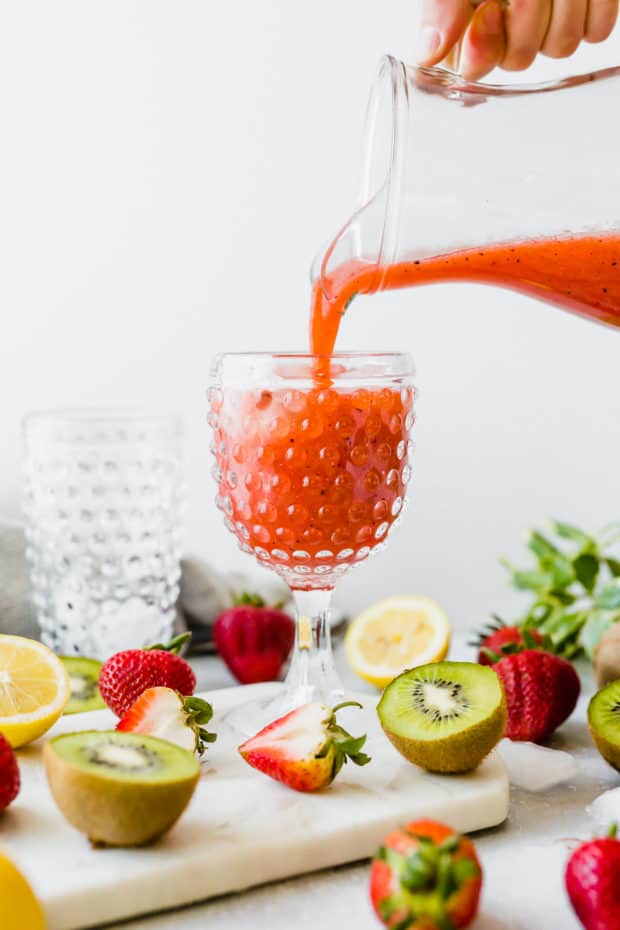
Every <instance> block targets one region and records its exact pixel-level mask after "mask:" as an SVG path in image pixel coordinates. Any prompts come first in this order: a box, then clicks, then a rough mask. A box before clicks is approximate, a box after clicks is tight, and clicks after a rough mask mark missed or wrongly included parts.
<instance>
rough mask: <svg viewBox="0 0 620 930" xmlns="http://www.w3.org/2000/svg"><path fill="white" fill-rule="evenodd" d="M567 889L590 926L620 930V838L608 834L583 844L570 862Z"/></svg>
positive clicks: (593, 929)
mask: <svg viewBox="0 0 620 930" xmlns="http://www.w3.org/2000/svg"><path fill="white" fill-rule="evenodd" d="M565 882H566V890H567V892H568V897H569V898H570V901H571V904H572V905H573V908H574V909H575V913H576V914H577V917H578V918H579V920H580V921H581V923H582V924H583V926H584V927H585V928H586V930H620V842H619V841H618V840H617V839H616V828H615V826H614V827H613V828H612V829H611V830H610V832H609V835H608V836H606V837H599V838H598V839H595V840H590V841H589V842H587V843H583V844H582V845H581V846H579V847H578V848H577V849H576V850H575V851H574V853H573V854H572V855H571V857H570V859H569V860H568V864H567V866H566V875H565Z"/></svg>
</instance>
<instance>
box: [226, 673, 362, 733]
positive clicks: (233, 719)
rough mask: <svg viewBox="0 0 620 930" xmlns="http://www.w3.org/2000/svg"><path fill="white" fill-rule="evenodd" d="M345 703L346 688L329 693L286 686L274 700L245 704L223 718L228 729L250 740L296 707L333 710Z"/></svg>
mask: <svg viewBox="0 0 620 930" xmlns="http://www.w3.org/2000/svg"><path fill="white" fill-rule="evenodd" d="M343 700H344V688H342V687H338V686H337V687H335V688H333V689H331V690H329V691H327V692H325V691H322V690H319V689H318V688H316V687H313V686H311V685H304V686H301V687H299V688H296V689H292V690H291V689H290V688H288V687H287V686H286V685H285V684H283V685H282V688H281V690H280V691H279V693H278V694H276V696H275V697H271V698H267V699H266V700H263V701H246V702H245V703H244V704H240V705H239V707H235V709H234V710H231V711H230V713H229V714H227V715H226V717H225V718H224V719H225V721H226V723H227V724H228V726H229V727H231V728H232V729H233V730H236V732H237V733H239V734H240V735H241V736H244V737H246V739H248V738H249V737H250V736H254V735H255V734H256V733H258V732H259V731H260V730H262V729H263V727H266V726H267V724H269V723H273V721H274V720H278V719H279V718H280V717H283V716H284V715H285V714H288V713H289V712H290V711H292V710H295V708H296V707H301V706H302V704H309V703H310V702H311V701H320V702H321V703H322V704H326V705H327V707H333V706H334V705H335V704H339V703H340V702H341V701H343Z"/></svg>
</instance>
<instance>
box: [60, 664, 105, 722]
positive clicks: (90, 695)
mask: <svg viewBox="0 0 620 930" xmlns="http://www.w3.org/2000/svg"><path fill="white" fill-rule="evenodd" d="M59 658H60V661H61V662H62V664H63V665H64V667H65V668H66V670H67V675H68V676H69V684H70V687H71V697H70V698H69V703H68V704H67V706H66V707H65V711H64V712H65V714H80V713H86V711H89V710H103V708H104V707H105V706H106V705H105V701H104V700H103V698H102V697H101V694H100V693H99V672H100V671H101V668H102V664H101V662H97V660H96V659H84V658H82V657H81V656H60V657H59Z"/></svg>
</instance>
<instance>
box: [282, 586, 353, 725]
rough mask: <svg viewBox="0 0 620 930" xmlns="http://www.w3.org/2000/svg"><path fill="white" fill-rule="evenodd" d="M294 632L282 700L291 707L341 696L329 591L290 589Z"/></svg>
mask: <svg viewBox="0 0 620 930" xmlns="http://www.w3.org/2000/svg"><path fill="white" fill-rule="evenodd" d="M293 596H294V598H295V606H296V608H297V631H296V634H295V645H294V647H293V654H292V657H291V665H290V668H289V672H288V675H287V677H286V681H285V683H284V695H283V698H284V701H285V703H286V704H287V705H288V707H289V709H290V710H292V709H293V708H294V707H299V706H300V705H301V704H307V703H308V702H309V701H321V702H322V703H324V704H329V705H332V704H334V703H337V702H338V701H340V700H341V699H342V697H343V695H344V688H343V686H342V682H341V681H340V678H339V676H338V673H337V672H336V667H335V665H334V656H333V653H332V641H331V631H330V625H329V605H330V601H331V597H332V591H331V590H315V591H293Z"/></svg>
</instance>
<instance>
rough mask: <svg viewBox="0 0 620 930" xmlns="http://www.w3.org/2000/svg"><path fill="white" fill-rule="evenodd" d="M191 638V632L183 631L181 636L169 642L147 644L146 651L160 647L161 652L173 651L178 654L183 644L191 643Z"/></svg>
mask: <svg viewBox="0 0 620 930" xmlns="http://www.w3.org/2000/svg"><path fill="white" fill-rule="evenodd" d="M191 638H192V634H191V633H181V634H180V635H179V636H175V637H174V639H171V640H170V642H169V643H167V644H164V643H154V644H153V645H152V646H147V647H146V649H145V650H144V651H145V652H150V651H151V650H152V649H159V650H160V651H161V652H172V653H173V654H174V655H175V656H178V655H179V653H180V652H181V649H182V648H183V646H184V645H185V644H186V643H189V642H190V640H191Z"/></svg>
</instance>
